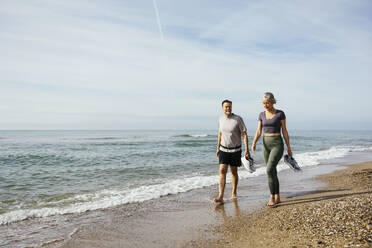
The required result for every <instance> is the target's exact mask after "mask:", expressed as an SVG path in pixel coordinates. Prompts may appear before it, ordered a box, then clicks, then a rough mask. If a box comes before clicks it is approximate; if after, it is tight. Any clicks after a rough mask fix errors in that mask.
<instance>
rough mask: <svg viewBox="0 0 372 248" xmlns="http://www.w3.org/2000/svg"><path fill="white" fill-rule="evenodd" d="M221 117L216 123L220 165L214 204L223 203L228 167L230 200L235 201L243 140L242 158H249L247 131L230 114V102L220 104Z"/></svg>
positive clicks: (235, 117)
mask: <svg viewBox="0 0 372 248" xmlns="http://www.w3.org/2000/svg"><path fill="white" fill-rule="evenodd" d="M222 111H223V113H224V115H223V116H221V117H220V119H219V121H218V138H217V152H216V156H217V157H218V159H219V164H220V182H219V194H218V197H216V198H213V201H214V202H216V203H223V195H224V191H225V185H226V173H227V169H228V166H229V165H230V171H231V176H232V195H231V198H230V199H232V200H234V199H236V196H237V195H236V190H237V186H238V178H239V177H238V167H239V166H241V154H242V140H241V137H242V136H243V139H244V146H245V153H244V156H245V157H247V158H249V157H250V154H249V149H248V137H247V129H246V127H245V125H244V121H243V119H242V118H241V117H240V116H239V115H236V114H234V113H232V102H231V101H229V100H224V101H223V102H222Z"/></svg>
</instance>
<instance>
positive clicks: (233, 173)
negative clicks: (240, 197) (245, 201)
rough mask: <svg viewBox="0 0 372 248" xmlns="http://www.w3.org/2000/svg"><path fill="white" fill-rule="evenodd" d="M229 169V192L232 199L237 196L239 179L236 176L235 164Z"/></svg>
mask: <svg viewBox="0 0 372 248" xmlns="http://www.w3.org/2000/svg"><path fill="white" fill-rule="evenodd" d="M230 171H231V179H232V182H231V184H232V193H231V198H230V199H231V200H234V199H236V198H237V194H236V191H237V188H238V181H239V176H238V167H237V166H230Z"/></svg>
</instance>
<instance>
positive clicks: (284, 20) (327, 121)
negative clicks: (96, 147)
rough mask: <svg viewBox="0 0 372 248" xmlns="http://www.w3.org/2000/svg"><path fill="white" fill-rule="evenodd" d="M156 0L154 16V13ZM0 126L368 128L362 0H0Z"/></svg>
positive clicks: (367, 12) (367, 25)
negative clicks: (267, 103) (271, 111)
mask: <svg viewBox="0 0 372 248" xmlns="http://www.w3.org/2000/svg"><path fill="white" fill-rule="evenodd" d="M154 3H156V6H157V10H158V14H159V22H160V26H159V25H158V23H159V22H158V19H157V15H156V12H155V8H154ZM0 43H1V46H0V54H1V57H0V84H1V91H0V99H1V105H0V115H1V117H2V118H1V119H2V121H1V122H0V129H137V128H139V129H163V128H166V129H168V128H171V129H215V128H217V117H218V116H219V115H220V114H221V106H220V102H221V101H222V100H223V99H225V98H228V99H231V100H232V101H233V111H234V112H235V113H237V114H239V115H241V116H242V117H244V120H245V122H246V125H247V126H248V128H250V129H254V128H255V127H256V124H257V116H258V114H259V112H260V111H263V107H262V104H261V98H262V95H263V93H264V92H266V91H271V92H273V93H274V95H275V96H276V98H277V99H278V104H277V106H276V107H277V108H278V109H282V110H284V111H285V112H286V115H287V118H288V119H287V122H288V127H289V128H293V129H314V128H315V129H330V128H337V129H372V115H371V112H370V111H371V110H370V109H371V107H372V104H371V100H370V94H371V88H372V87H371V85H372V79H371V78H372V77H371V73H370V71H371V68H372V2H371V1H369V0H365V1H358V0H337V1H336V0H335V1H333V0H330V1H304V0H303V1H296V0H294V1H293V0H291V1H275V0H272V1H271V0H268V1H265V0H263V1H215V0H214V1H209V0H206V1H190V0H188V1H174V0H173V1H171V0H156V2H154V1H153V0H146V1H144V0H143V1H142V0H140V1H124V0H122V1H119V0H118V1H112V0H107V1H88V0H87V1H81V0H74V1H57V0H48V1H38V0H35V1H28V0H27V1H26V0H25V1H22V0H17V1H12V0H2V1H1V3H0Z"/></svg>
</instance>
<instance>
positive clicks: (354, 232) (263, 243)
mask: <svg viewBox="0 0 372 248" xmlns="http://www.w3.org/2000/svg"><path fill="white" fill-rule="evenodd" d="M317 179H318V180H321V181H323V182H326V183H327V184H328V185H327V186H326V187H323V188H321V189H320V190H316V191H314V192H310V193H308V194H306V195H301V196H294V197H283V198H282V203H281V204H279V205H278V206H277V207H276V208H262V209H261V210H259V211H257V212H254V213H250V214H245V213H243V212H241V213H240V214H239V215H238V216H233V217H231V216H230V217H228V216H226V219H225V221H224V224H223V225H221V226H219V227H217V228H215V229H214V230H213V232H215V233H217V234H220V238H218V239H215V240H209V241H208V240H197V241H194V242H191V244H190V246H193V247H270V246H272V245H273V244H275V245H274V246H275V247H372V208H371V206H372V162H365V163H359V164H353V165H348V166H347V169H345V170H340V171H336V172H333V173H331V174H326V175H321V176H318V177H317ZM220 211H221V212H223V211H224V206H223V205H221V206H220Z"/></svg>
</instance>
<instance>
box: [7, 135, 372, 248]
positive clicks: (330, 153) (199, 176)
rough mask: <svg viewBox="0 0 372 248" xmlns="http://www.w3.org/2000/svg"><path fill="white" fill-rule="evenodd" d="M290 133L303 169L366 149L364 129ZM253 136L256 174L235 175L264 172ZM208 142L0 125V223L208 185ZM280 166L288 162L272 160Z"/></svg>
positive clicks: (212, 147)
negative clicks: (7, 128)
mask: <svg viewBox="0 0 372 248" xmlns="http://www.w3.org/2000/svg"><path fill="white" fill-rule="evenodd" d="M249 134H253V132H252V131H250V132H249ZM290 138H291V146H292V150H293V153H294V157H295V158H296V160H297V162H298V163H299V165H300V166H301V167H303V168H304V167H311V166H319V165H322V164H326V163H329V161H332V160H335V159H343V158H346V157H352V156H353V155H355V154H370V153H371V151H372V131H292V132H291V133H290ZM252 139H253V137H252V136H249V143H250V144H251V141H252ZM260 142H261V141H260ZM260 142H259V143H258V144H257V151H256V153H255V154H253V157H254V159H255V161H256V167H257V170H256V172H255V173H249V172H248V171H245V170H243V169H242V170H240V172H239V177H240V178H241V179H244V178H250V177H259V176H265V173H266V170H265V166H264V163H263V157H262V155H261V143H260ZM216 143H217V132H216V131H215V130H209V131H208V130H195V131H182V130H181V131H173V130H163V131H149V130H136V131H0V145H1V149H0V169H1V173H0V225H9V224H11V223H22V221H25V220H27V219H30V218H40V219H42V218H46V217H48V216H56V215H63V214H74V213H83V212H86V211H89V210H97V209H107V208H110V207H115V206H118V205H123V204H128V203H135V202H144V201H148V200H151V199H155V198H159V197H162V196H165V195H170V194H179V193H182V192H187V191H190V190H193V189H199V188H203V187H206V186H211V185H216V184H217V183H218V170H217V168H218V166H217V164H218V159H217V158H216V155H215V152H216ZM351 162H352V161H351ZM282 170H289V167H288V166H286V165H285V164H284V163H283V162H280V164H279V165H278V171H282ZM279 173H280V172H279ZM0 245H1V241H0Z"/></svg>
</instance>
